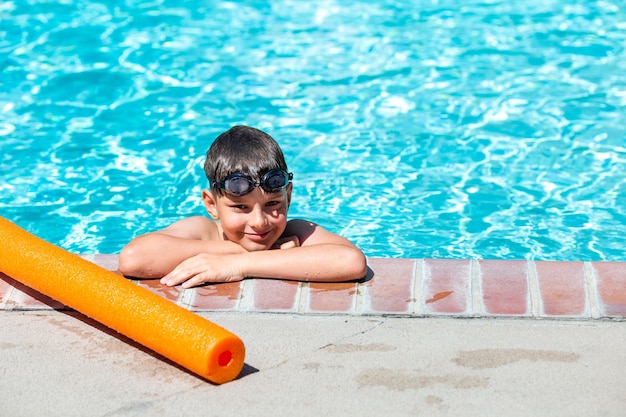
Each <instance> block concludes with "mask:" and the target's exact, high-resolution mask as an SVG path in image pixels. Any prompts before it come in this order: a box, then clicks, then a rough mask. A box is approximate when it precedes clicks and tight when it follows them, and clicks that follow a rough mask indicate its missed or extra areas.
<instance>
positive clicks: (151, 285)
mask: <svg viewBox="0 0 626 417" xmlns="http://www.w3.org/2000/svg"><path fill="white" fill-rule="evenodd" d="M136 282H137V284H138V285H139V286H140V287H143V288H145V289H147V290H149V291H151V292H153V293H155V294H156V295H160V296H161V297H163V298H165V299H166V300H169V301H171V302H173V303H178V299H179V298H180V294H181V289H180V287H168V286H167V285H163V284H161V282H160V281H159V280H158V279H141V280H137V281H136Z"/></svg>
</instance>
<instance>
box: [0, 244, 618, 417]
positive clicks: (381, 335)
mask: <svg viewBox="0 0 626 417" xmlns="http://www.w3.org/2000/svg"><path fill="white" fill-rule="evenodd" d="M85 258H87V259H89V260H90V261H92V262H95V263H97V264H99V265H101V266H103V267H104V268H107V269H110V270H116V269H117V256H116V255H89V256H85ZM368 264H369V266H370V273H369V274H368V277H367V278H366V279H365V280H363V281H361V282H356V283H339V284H319V283H316V284H314V283H294V282H287V281H278V280H260V279H253V280H245V281H242V282H240V283H232V284H219V285H210V286H206V287H200V288H196V289H191V290H185V291H180V290H179V289H178V288H164V287H161V286H160V285H159V284H158V281H137V285H141V286H144V287H146V288H147V289H149V290H150V291H153V292H155V293H157V294H159V295H161V296H162V297H164V298H166V299H169V300H170V301H172V302H175V303H177V304H179V305H181V306H183V307H185V308H187V309H189V310H192V311H195V312H197V314H200V315H202V316H204V317H206V318H208V319H209V320H211V321H213V322H215V323H217V324H219V325H221V326H223V327H225V328H227V329H229V330H231V331H233V332H234V333H236V334H237V335H239V336H240V337H241V338H242V339H243V340H244V343H245V344H246V348H247V353H246V365H245V366H244V370H243V371H242V373H241V375H240V376H239V378H237V379H236V380H234V381H232V382H229V383H227V384H224V385H220V386H217V385H213V384H211V383H208V382H206V381H204V380H202V379H200V378H198V377H196V376H194V375H192V374H190V373H189V372H187V371H185V370H183V369H181V368H179V367H178V366H176V365H173V364H171V363H170V362H168V361H167V360H165V359H163V358H160V357H159V356H158V355H156V354H154V353H152V352H149V351H147V350H146V349H145V348H143V347H142V346H138V345H137V344H136V343H134V342H132V341H130V340H128V339H127V338H125V337H123V336H120V335H118V334H116V333H115V332H113V331H111V330H110V329H107V328H106V327H104V326H102V325H100V324H99V323H96V322H94V321H93V320H90V319H89V318H87V317H85V316H83V315H81V314H79V313H77V312H74V311H72V310H70V309H67V308H65V307H64V306H63V305H61V304H59V303H57V302H55V301H54V300H51V299H49V298H47V297H45V296H43V295H41V294H39V293H37V292H35V291H33V290H31V289H29V288H27V287H24V286H23V285H21V284H20V283H18V282H16V281H15V280H13V279H12V278H10V277H7V276H4V275H1V274H0V317H1V318H0V394H1V397H2V400H0V415H2V416H4V415H11V416H39V415H46V416H57V415H58V416H156V415H164V416H170V415H171V416H174V415H176V416H180V415H184V416H194V415H198V416H200V415H202V416H213V415H215V416H235V415H237V416H242V415H244V416H245V415H255V416H276V415H297V416H313V415H315V416H318V415H320V414H321V415H333V416H335V415H336V416H343V415H352V414H357V415H359V416H381V415H383V416H420V415H425V416H433V415H436V416H491V415H493V416H501V415H506V416H528V415H550V416H574V415H591V416H595V415H603V416H623V415H624V413H625V410H626V395H624V394H623V392H624V388H623V385H624V384H625V383H626V372H625V371H626V347H625V346H626V323H624V322H623V320H624V318H625V317H626V263H615V262H532V261H488V260H487V261H482V260H481V261H477V260H472V261H470V260H434V259H382V258H373V259H369V260H368Z"/></svg>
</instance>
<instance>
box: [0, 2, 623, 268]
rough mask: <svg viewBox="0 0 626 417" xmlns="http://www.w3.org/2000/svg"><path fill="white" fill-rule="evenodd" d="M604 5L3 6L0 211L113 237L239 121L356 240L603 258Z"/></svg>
mask: <svg viewBox="0 0 626 417" xmlns="http://www.w3.org/2000/svg"><path fill="white" fill-rule="evenodd" d="M625 6H626V4H625V3H624V1H588V0H585V1H583V0H579V1H573V2H572V1H564V0H556V1H543V0H542V1H539V0H530V1H526V2H511V1H491V0H481V1H477V0H469V1H464V2H458V1H456V0H441V1H419V2H415V1H408V0H406V1H400V0H382V1H376V2H370V1H357V0H351V1H350V0H349V1H331V0H328V1H312V2H299V1H295V0H293V1H289V0H278V1H272V2H266V1H245V2H244V1H205V0H202V1H200V0H188V1H178V0H176V1H174V0H151V1H147V0H145V1H144V0H126V1H122V0H108V1H95V0H78V1H55V2H50V1H43V0H42V1H38V0H29V1H27V0H13V1H3V2H2V3H0V69H1V70H2V77H1V78H0V172H1V173H2V181H1V182H0V214H1V215H3V216H5V217H7V218H9V219H11V220H13V221H15V222H17V223H18V224H19V225H21V226H23V227H25V228H27V229H28V230H30V231H32V232H33V233H36V234H38V235H39V236H41V237H43V238H45V239H47V240H49V241H51V242H53V243H55V244H58V245H61V246H62V247H64V248H66V249H69V250H71V251H74V252H81V253H85V252H100V253H116V252H118V251H119V250H120V249H121V247H122V246H123V245H124V244H125V243H126V242H127V241H128V240H130V239H131V238H132V237H134V236H136V235H137V234H139V233H145V232H148V231H151V230H155V229H156V228H160V227H163V226H165V225H167V224H169V223H171V222H173V221H175V220H178V219H180V218H183V217H186V216H189V215H194V214H203V213H204V210H203V208H202V205H201V202H200V198H199V194H200V190H201V189H202V188H203V187H205V186H206V180H205V179H204V178H203V173H202V168H201V165H202V162H203V158H204V152H205V151H206V149H207V147H208V146H209V145H210V143H211V141H212V140H213V139H214V137H215V136H216V135H217V134H219V133H221V132H222V131H224V130H226V129H227V128H229V127H230V126H232V125H234V124H248V125H252V126H256V127H259V128H261V129H264V130H266V131H267V132H268V133H270V134H271V135H272V136H274V137H275V138H276V139H277V140H278V141H279V142H280V144H281V145H282V147H283V149H284V151H285V154H286V156H287V159H288V163H289V167H290V170H292V171H293V172H294V175H295V182H294V184H295V188H294V193H295V196H294V202H293V205H292V208H291V211H290V216H291V217H304V218H308V219H311V220H314V221H317V222H319V223H321V224H322V225H324V226H326V227H327V228H328V229H330V230H332V231H335V232H338V233H341V234H343V235H344V236H346V237H348V238H350V239H352V240H353V241H354V242H355V243H357V244H358V245H359V246H360V247H361V248H362V249H363V250H364V252H365V253H366V254H367V255H368V256H371V257H443V258H492V259H544V260H604V259H609V260H621V261H624V260H626V255H625V251H624V247H626V208H624V207H625V202H626V199H625V198H624V192H625V191H626V181H625V174H624V173H625V172H626V124H625V123H624V120H626V106H625V104H626V54H625V52H624V47H625V45H626V23H624V22H626V7H625Z"/></svg>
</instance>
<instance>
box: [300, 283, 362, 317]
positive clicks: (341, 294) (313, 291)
mask: <svg viewBox="0 0 626 417" xmlns="http://www.w3.org/2000/svg"><path fill="white" fill-rule="evenodd" d="M308 293H309V300H308V306H307V308H306V312H308V313H346V314H349V313H352V312H354V307H355V305H356V294H357V283H355V282H348V283H346V282H343V283H317V282H312V283H310V284H309V292H308Z"/></svg>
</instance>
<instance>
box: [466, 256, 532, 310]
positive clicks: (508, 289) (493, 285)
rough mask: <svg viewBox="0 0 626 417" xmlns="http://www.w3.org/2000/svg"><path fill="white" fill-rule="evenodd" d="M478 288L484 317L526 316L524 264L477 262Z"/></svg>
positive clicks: (525, 275)
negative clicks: (478, 268)
mask: <svg viewBox="0 0 626 417" xmlns="http://www.w3.org/2000/svg"><path fill="white" fill-rule="evenodd" d="M478 265H479V266H480V287H481V290H482V301H483V305H484V307H485V312H486V313H487V314H491V315H495V316H500V315H504V316H513V315H529V297H528V271H527V262H526V261H500V260H487V261H485V260H481V261H478Z"/></svg>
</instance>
